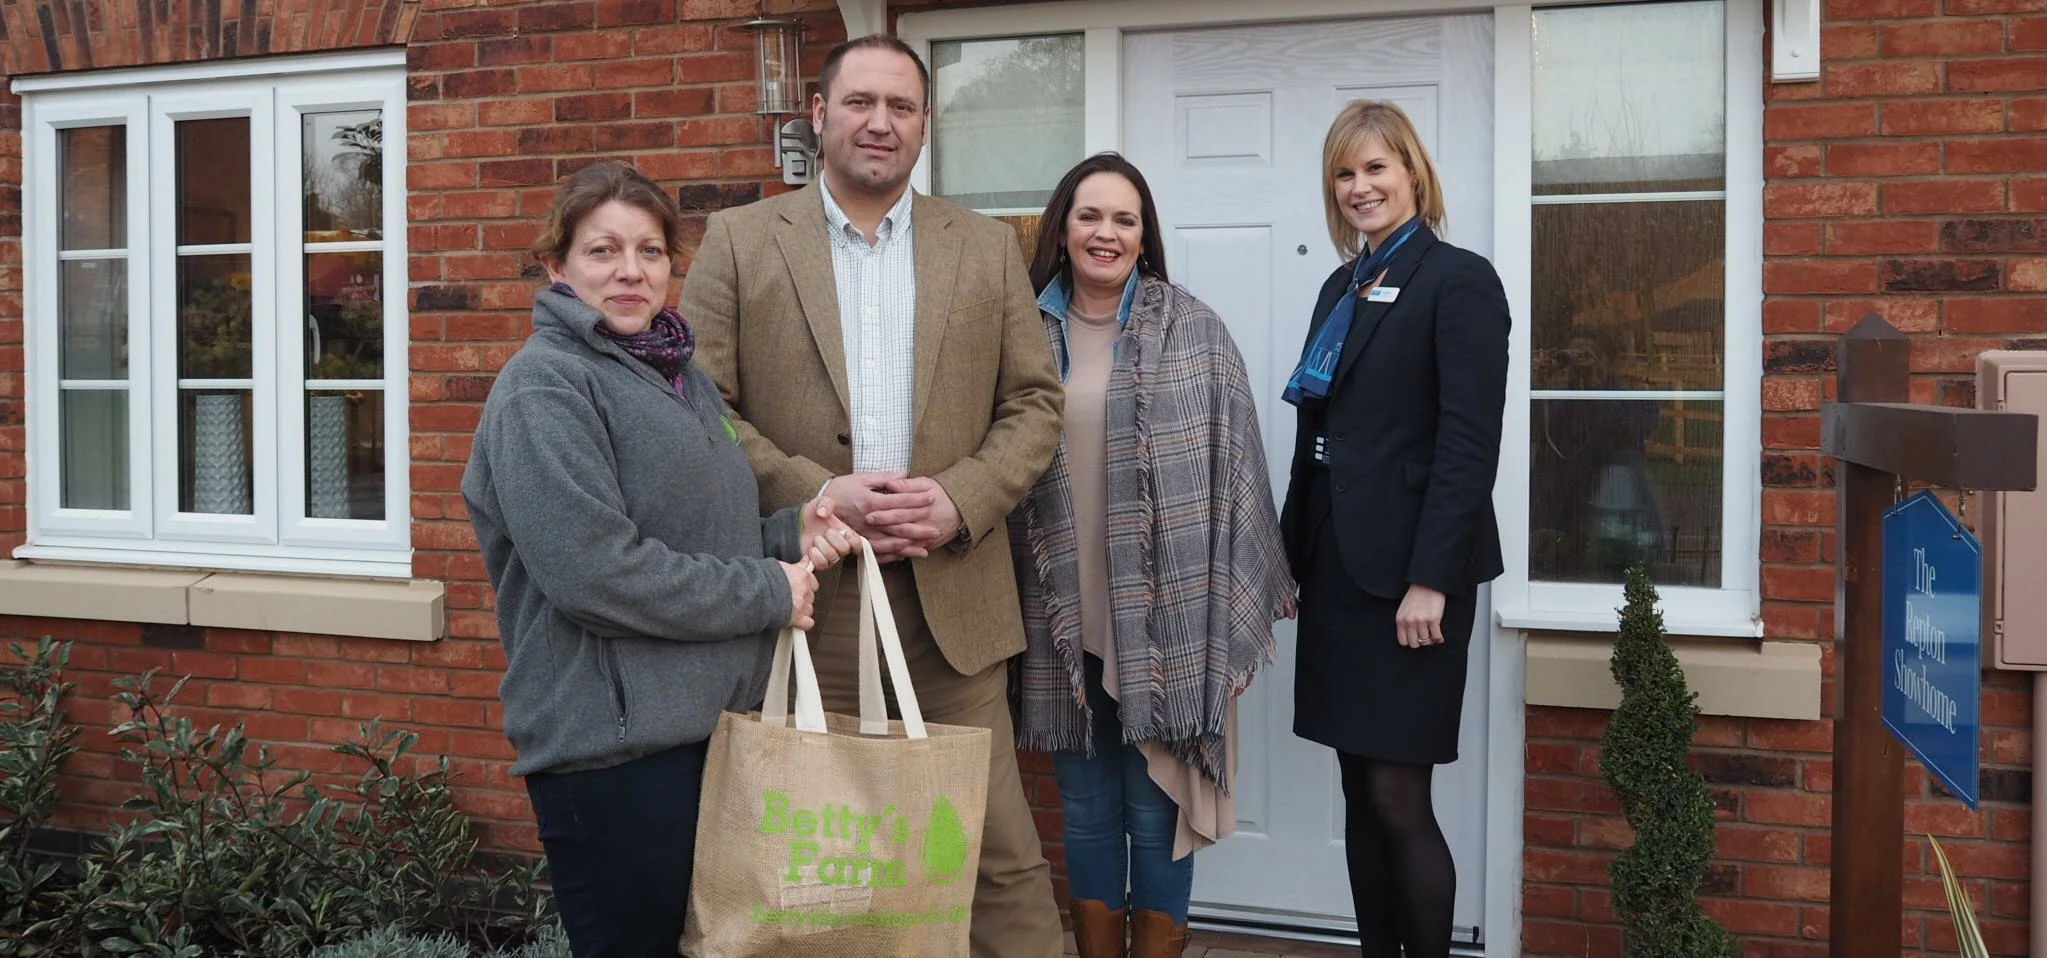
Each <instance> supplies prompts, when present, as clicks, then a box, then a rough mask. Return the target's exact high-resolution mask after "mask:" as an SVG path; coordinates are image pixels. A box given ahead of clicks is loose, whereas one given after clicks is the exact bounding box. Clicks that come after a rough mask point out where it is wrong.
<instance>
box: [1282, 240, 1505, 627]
mask: <svg viewBox="0 0 2047 958" xmlns="http://www.w3.org/2000/svg"><path fill="white" fill-rule="evenodd" d="M1407 247H1408V248H1407V249H1404V250H1402V251H1401V252H1400V254H1399V255H1398V256H1396V257H1394V261H1393V266H1392V269H1391V270H1390V271H1389V272H1388V273H1387V275H1386V278H1385V280H1384V281H1382V282H1381V283H1380V284H1379V285H1380V288H1382V289H1383V288H1388V287H1391V288H1395V289H1398V290H1400V293H1399V295H1398V296H1397V297H1396V298H1395V299H1394V301H1393V302H1391V303H1384V302H1378V303H1375V302H1363V301H1361V302H1359V303H1358V308H1357V314H1356V318H1355V319H1353V320H1352V322H1351V329H1350V335H1349V336H1348V337H1346V338H1345V340H1344V344H1343V354H1342V356H1341V357H1340V358H1339V360H1338V363H1337V367H1336V375H1335V377H1334V379H1335V381H1334V383H1333V384H1332V385H1331V387H1330V392H1329V397H1328V399H1327V400H1326V401H1325V402H1324V403H1323V406H1322V411H1321V415H1322V422H1323V426H1322V428H1323V429H1324V430H1325V431H1326V433H1327V435H1328V436H1329V449H1330V465H1329V472H1330V475H1329V482H1330V496H1331V499H1332V500H1333V505H1332V507H1331V510H1332V511H1331V515H1330V519H1329V521H1331V522H1332V523H1334V525H1335V528H1334V530H1333V532H1334V534H1335V535H1336V544H1337V553H1338V554H1339V555H1340V556H1341V557H1342V559H1343V565H1344V569H1345V570H1346V571H1347V572H1348V573H1349V574H1350V578H1351V579H1352V581H1354V582H1356V583H1357V585H1358V588H1360V589H1363V590H1364V591H1366V592H1368V593H1370V594H1372V595H1375V596H1379V597H1381V598H1386V599H1398V598H1400V597H1401V596H1402V595H1405V594H1406V592H1407V587H1408V585H1409V583H1416V584H1420V585H1425V586H1428V587H1429V588H1432V589H1436V590H1438V591H1440V592H1444V593H1447V594H1451V595H1457V594H1461V593H1464V592H1468V591H1470V590H1471V589H1472V588H1473V587H1475V586H1477V585H1478V584H1479V583H1482V582H1487V581H1490V580H1491V579H1493V578H1494V577H1496V576H1498V575H1499V574H1500V573H1501V572H1502V571H1504V568H1505V567H1504V565H1503V563H1502V562H1501V559H1500V528H1499V522H1498V520H1497V519H1496V518H1495V517H1494V515H1493V477H1494V476H1495V475H1496V474H1497V473H1498V472H1499V464H1500V419H1501V416H1502V414H1503V411H1504V407H1505V404H1506V393H1507V327H1508V324H1509V319H1508V316H1507V296H1506V292H1505V290H1503V289H1502V288H1501V286H1500V276H1499V274H1498V273H1497V272H1494V270H1493V265H1492V264H1491V263H1489V262H1487V261H1486V259H1485V257H1482V256H1480V255H1478V254H1476V253H1473V252H1471V251H1469V250H1464V249H1459V248H1458V247H1455V246H1452V245H1450V244H1449V243H1445V242H1443V241H1442V240H1440V239H1438V238H1437V237H1436V234H1435V233H1434V232H1432V231H1430V230H1429V228H1428V227H1426V226H1424V227H1422V228H1421V230H1420V231H1419V232H1417V233H1416V234H1415V235H1414V238H1412V239H1410V240H1408V242H1407ZM1352 266H1353V264H1351V263H1346V264H1344V265H1343V266H1341V267H1338V268H1337V270H1336V271H1335V272H1334V273H1331V274H1330V275H1329V279H1328V281H1327V282H1324V283H1323V284H1322V295H1321V296H1320V297H1318V298H1317V299H1316V302H1315V313H1314V318H1313V320H1312V323H1313V326H1312V327H1311V328H1310V329H1309V331H1308V341H1309V342H1313V341H1314V339H1315V331H1316V329H1317V328H1319V327H1320V326H1321V324H1322V321H1323V320H1324V318H1326V317H1327V316H1328V315H1329V310H1330V308H1331V307H1332V306H1334V305H1335V304H1336V301H1337V297H1339V296H1342V295H1343V294H1344V290H1345V288H1346V287H1348V286H1349V284H1350V273H1351V269H1352ZM1303 351H1304V352H1305V348H1304V350H1303ZM1315 423H1316V416H1315V414H1313V413H1311V412H1309V411H1307V410H1303V411H1302V412H1301V413H1300V429H1299V432H1298V433H1297V434H1296V437H1295V440H1294V459H1293V479H1292V482H1291V483H1290V484H1289V485H1288V488H1287V497H1286V506H1285V508H1284V509H1282V510H1281V513H1280V530H1281V533H1282V535H1283V536H1284V537H1285V541H1286V549H1287V557H1288V559H1289V560H1290V561H1291V562H1292V563H1293V567H1294V577H1295V578H1296V579H1299V580H1302V581H1306V580H1307V579H1308V575H1307V569H1306V568H1305V566H1306V563H1307V551H1308V546H1307V544H1308V543H1309V542H1311V541H1313V540H1312V539H1311V538H1310V535H1311V533H1312V532H1313V531H1314V530H1313V529H1310V528H1306V527H1305V524H1306V523H1307V522H1309V521H1311V519H1310V517H1306V516H1303V515H1302V511H1303V509H1302V504H1301V498H1302V497H1301V489H1302V488H1303V482H1304V480H1305V479H1306V477H1307V474H1308V470H1310V469H1317V468H1321V467H1319V466H1316V465H1315V464H1314V461H1313V458H1312V457H1313V450H1314V439H1315V430H1316V425H1315Z"/></svg>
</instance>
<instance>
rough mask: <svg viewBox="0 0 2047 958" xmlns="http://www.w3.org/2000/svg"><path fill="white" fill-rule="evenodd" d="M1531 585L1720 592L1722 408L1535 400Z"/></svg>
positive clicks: (1708, 403)
mask: <svg viewBox="0 0 2047 958" xmlns="http://www.w3.org/2000/svg"><path fill="white" fill-rule="evenodd" d="M1529 462H1530V463H1531V465H1532V469H1533V473H1532V477H1531V478H1532V481H1531V482H1530V485H1529V503H1528V512H1529V515H1530V517H1531V519H1530V524H1529V530H1528V552H1529V577H1530V578H1531V579H1537V580H1542V581H1551V582H1619V581H1621V579H1622V577H1623V576H1622V574H1623V573H1624V572H1625V571H1626V570H1627V568H1628V566H1629V565H1631V564H1634V563H1636V562H1640V563H1643V564H1644V565H1645V566H1646V567H1647V568H1648V570H1649V574H1650V577H1651V578H1652V579H1654V580H1655V581H1656V582H1658V583H1663V584H1668V585H1694V586H1718V585H1719V584H1720V524H1721V517H1720V483H1721V478H1720V475H1721V415H1720V403H1719V402H1717V401H1713V400H1665V401H1655V400H1634V399H1538V400H1536V401H1535V404H1534V408H1533V409H1532V410H1531V415H1530V416H1529Z"/></svg>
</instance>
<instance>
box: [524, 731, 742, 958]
mask: <svg viewBox="0 0 2047 958" xmlns="http://www.w3.org/2000/svg"><path fill="white" fill-rule="evenodd" d="M708 748H709V746H708V743H705V742H696V743H693V744H690V745H683V746H678V747H676V748H671V749H668V750H667V751H664V752H656V753H654V754H652V755H648V756H645V757H643V758H636V759H634V760H632V761H630V762H626V763H625V764H623V765H614V766H612V767H610V768H600V769H594V770H591V771H587V772H541V773H539V774H535V775H529V776H527V777H526V794H527V795H528V796H529V797H531V798H532V799H533V812H534V815H535V817H536V818H538V819H539V822H540V844H541V846H542V847H543V848H545V849H546V850H547V872H548V876H549V878H550V879H551V880H552V882H553V885H554V903H555V909H556V910H557V911H559V912H560V913H561V919H562V927H563V930H565V931H567V932H568V935H569V953H570V954H572V955H574V956H575V958H662V956H667V958H674V955H675V946H676V942H677V940H678V939H680V938H681V937H682V921H683V915H684V914H685V913H686V912H687V910H688V908H689V884H690V882H689V879H690V870H691V867H692V866H693V865H694V864H695V861H696V847H697V803H698V799H699V798H700V797H701V795H702V793H703V784H704V759H705V757H706V755H707V754H708Z"/></svg>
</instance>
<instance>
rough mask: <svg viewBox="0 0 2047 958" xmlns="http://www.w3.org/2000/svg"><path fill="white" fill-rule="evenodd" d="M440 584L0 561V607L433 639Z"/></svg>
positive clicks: (45, 614)
mask: <svg viewBox="0 0 2047 958" xmlns="http://www.w3.org/2000/svg"><path fill="white" fill-rule="evenodd" d="M444 591H445V589H444V587H443V586H442V585H441V583H439V582H432V581H427V580H421V579H414V580H408V581H371V580H361V579H327V578H315V577H308V576H284V575H255V574H251V573H244V572H200V571H180V570H172V569H137V568H124V567H113V566H87V565H52V564H44V563H31V562H22V561H19V560H13V561H8V562H5V563H0V612H5V613H6V614H9V615H25V616H38V617H42V618H53V619H97V620H103V621H114V622H153V623H161V624H170V625H196V626H202V627H214V628H230V629H254V630H260V631H265V632H305V633H312V634H315V635H342V636H353V637H360V638H371V639H396V640H399V641H406V642H433V641H436V640H438V639H440V637H441V634H442V628H443V624H444V623H445V621H446V616H445V615H443V614H442V596H443V593H444Z"/></svg>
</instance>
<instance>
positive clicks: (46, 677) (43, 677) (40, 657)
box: [0, 638, 78, 955]
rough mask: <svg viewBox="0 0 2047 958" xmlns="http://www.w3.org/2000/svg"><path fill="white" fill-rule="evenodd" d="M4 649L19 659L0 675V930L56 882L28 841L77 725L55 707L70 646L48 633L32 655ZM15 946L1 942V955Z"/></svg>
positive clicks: (17, 924)
mask: <svg viewBox="0 0 2047 958" xmlns="http://www.w3.org/2000/svg"><path fill="white" fill-rule="evenodd" d="M9 648H10V649H11V650H12V651H13V653H14V658H15V660H16V661H17V663H18V664H17V665H15V666H13V667H11V668H8V669H6V670H5V671H4V672H0V816H5V818H6V824H4V825H0V928H23V927H26V926H27V925H28V924H29V922H30V921H32V920H34V919H35V917H36V915H35V912H34V906H35V905H36V904H37V903H38V902H39V901H40V900H41V899H42V897H43V896H44V895H45V894H46V893H47V892H49V891H50V890H52V889H54V888H55V886H56V882H57V878H58V867H57V863H55V862H49V861H38V860H36V859H35V858H33V857H31V856H30V852H29V844H28V843H29V838H30V836H32V835H34V834H35V832H36V829H38V828H41V827H42V825H43V823H44V822H45V821H47V820H48V819H49V816H50V813H51V812H52V811H54V810H55V809H56V807H57V769H58V768H59V767H60V766H62V765H63V764H64V760H65V759H66V758H69V757H70V756H71V753H73V752H76V751H77V750H78V728H77V727H76V726H74V725H71V724H69V723H68V722H66V721H65V719H64V712H63V710H62V709H60V708H59V707H58V705H59V703H60V702H61V701H62V700H63V698H64V696H65V694H66V693H68V692H70V691H71V683H69V682H66V681H64V679H63V673H64V667H65V666H66V665H68V664H69V663H70V661H71V647H70V646H68V645H58V644H56V643H54V642H51V641H50V640H49V639H47V638H45V639H43V640H42V641H41V642H39V643H37V644H36V647H35V651H34V652H29V651H26V650H24V649H23V648H22V647H21V646H20V645H19V644H16V645H12V646H10V647H9ZM12 945H13V942H12V940H11V939H0V955H5V954H11V953H12V951H13V948H12Z"/></svg>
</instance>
